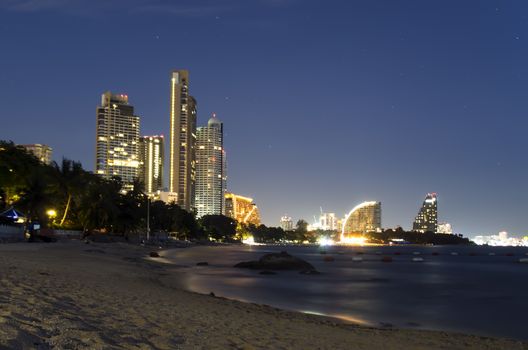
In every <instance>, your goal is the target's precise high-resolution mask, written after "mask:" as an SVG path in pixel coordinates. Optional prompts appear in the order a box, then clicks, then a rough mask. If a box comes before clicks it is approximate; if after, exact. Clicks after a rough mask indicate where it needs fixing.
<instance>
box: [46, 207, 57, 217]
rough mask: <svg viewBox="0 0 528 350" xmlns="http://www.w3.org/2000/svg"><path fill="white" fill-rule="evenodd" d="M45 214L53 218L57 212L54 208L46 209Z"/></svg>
mask: <svg viewBox="0 0 528 350" xmlns="http://www.w3.org/2000/svg"><path fill="white" fill-rule="evenodd" d="M46 214H47V215H48V217H49V218H50V219H55V217H56V216H57V212H56V211H55V210H54V209H50V210H48V211H47V212H46Z"/></svg>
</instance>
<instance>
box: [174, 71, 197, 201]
mask: <svg viewBox="0 0 528 350" xmlns="http://www.w3.org/2000/svg"><path fill="white" fill-rule="evenodd" d="M195 143H196V100H195V99H194V97H192V96H191V95H189V72H188V71H187V70H183V69H182V70H175V71H172V72H171V85H170V140H169V149H170V153H169V192H171V193H176V195H177V198H178V199H177V204H178V205H179V206H180V207H182V208H183V209H185V210H187V211H191V210H193V209H194V208H195V202H194V198H195V180H196V178H195V176H196V173H195V171H196V168H195V166H196V164H195Z"/></svg>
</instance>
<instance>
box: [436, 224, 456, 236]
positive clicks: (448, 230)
mask: <svg viewBox="0 0 528 350" xmlns="http://www.w3.org/2000/svg"><path fill="white" fill-rule="evenodd" d="M437 233H443V234H446V235H451V234H453V228H452V227H451V224H450V223H448V222H439V223H438V231H437Z"/></svg>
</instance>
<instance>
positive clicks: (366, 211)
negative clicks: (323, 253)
mask: <svg viewBox="0 0 528 350" xmlns="http://www.w3.org/2000/svg"><path fill="white" fill-rule="evenodd" d="M380 230H381V202H363V203H361V204H359V205H357V206H356V207H354V209H352V210H351V211H350V212H349V213H348V215H347V216H346V217H345V221H344V223H343V231H342V237H344V236H346V235H347V234H349V233H368V232H377V231H380Z"/></svg>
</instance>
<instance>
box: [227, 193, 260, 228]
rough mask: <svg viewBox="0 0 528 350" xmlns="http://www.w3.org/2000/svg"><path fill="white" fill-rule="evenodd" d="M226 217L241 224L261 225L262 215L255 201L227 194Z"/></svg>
mask: <svg viewBox="0 0 528 350" xmlns="http://www.w3.org/2000/svg"><path fill="white" fill-rule="evenodd" d="M225 200H226V211H225V212H226V213H225V215H226V216H229V217H231V218H233V219H235V220H236V221H238V222H239V223H243V224H253V225H256V226H258V225H260V213H259V210H258V207H257V205H256V204H255V203H253V199H252V198H249V197H244V196H240V195H238V194H234V193H226V194H225Z"/></svg>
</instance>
